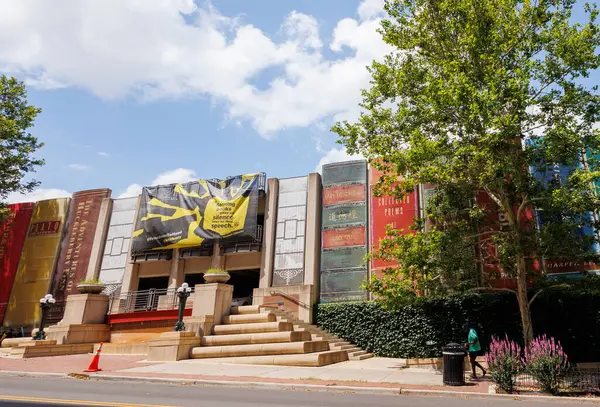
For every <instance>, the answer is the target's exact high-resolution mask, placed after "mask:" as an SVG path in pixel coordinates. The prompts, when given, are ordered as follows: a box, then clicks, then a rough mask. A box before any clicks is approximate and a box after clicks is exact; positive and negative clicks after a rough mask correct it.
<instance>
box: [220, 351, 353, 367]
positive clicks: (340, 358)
mask: <svg viewBox="0 0 600 407" xmlns="http://www.w3.org/2000/svg"><path fill="white" fill-rule="evenodd" d="M347 360H348V353H347V352H344V351H339V350H338V351H325V352H315V353H305V354H298V355H274V356H245V357H232V358H219V359H218V361H219V362H220V363H228V364H244V365H267V366H271V365H272V366H299V367H320V366H327V365H331V364H334V363H339V362H345V361H347Z"/></svg>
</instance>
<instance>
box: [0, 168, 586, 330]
mask: <svg viewBox="0 0 600 407" xmlns="http://www.w3.org/2000/svg"><path fill="white" fill-rule="evenodd" d="M380 176H381V173H380V172H378V171H377V170H376V169H374V168H369V166H368V164H367V162H366V161H364V160H358V161H349V162H344V163H335V164H329V165H325V166H324V167H323V173H322V175H321V174H319V173H311V174H308V175H304V176H299V177H293V178H285V179H277V178H270V179H267V177H266V175H265V174H262V173H261V174H246V175H241V176H238V177H230V178H228V179H226V180H198V181H195V182H192V183H186V184H176V185H164V186H154V187H149V188H144V191H143V193H142V195H140V196H138V197H133V198H124V199H112V198H111V197H110V190H108V189H99V190H89V191H81V192H77V193H75V194H74V195H73V197H72V198H71V199H68V198H64V199H55V200H47V201H40V202H37V203H35V205H34V204H20V205H14V206H12V207H11V211H12V212H11V213H12V214H14V216H12V215H11V217H9V218H8V219H7V220H6V221H5V223H4V226H2V228H3V229H0V230H2V236H9V237H10V239H9V240H10V242H11V244H10V246H8V245H7V242H8V241H9V240H7V239H4V238H3V239H2V240H0V265H1V266H2V269H1V270H0V318H3V322H2V323H3V325H4V326H5V327H10V328H23V329H24V330H25V331H29V330H31V329H32V328H33V327H35V325H36V324H37V323H38V322H39V317H40V314H39V304H38V301H39V298H41V297H43V296H44V295H45V294H46V293H48V292H50V293H52V294H53V295H54V296H55V297H57V298H58V299H59V301H58V302H57V306H56V307H55V308H54V309H53V310H52V312H51V321H53V322H58V321H60V318H62V312H63V310H62V309H61V308H60V307H61V306H60V304H61V303H62V302H61V301H62V300H64V299H65V298H66V296H68V295H69V294H72V293H76V292H77V289H76V286H77V284H78V283H79V282H80V281H82V280H84V279H92V280H100V281H102V282H103V283H104V284H105V285H106V289H105V293H106V294H108V295H110V296H111V302H110V312H111V313H112V314H121V313H130V312H137V311H156V310H161V309H172V308H173V307H174V305H175V302H174V301H175V300H174V299H175V298H176V297H175V295H174V292H175V290H176V289H177V287H179V286H180V285H181V284H182V283H184V282H186V283H188V284H189V285H191V286H196V285H198V284H203V283H204V280H203V275H204V273H206V272H207V271H208V270H209V269H225V270H227V271H228V272H229V273H230V276H231V279H230V281H229V284H232V285H233V287H234V293H233V296H234V299H235V300H236V301H237V303H239V304H240V305H241V304H251V303H252V304H256V305H260V304H283V305H284V306H285V307H286V308H287V309H288V310H290V311H293V312H295V313H296V314H297V315H298V317H300V318H301V319H303V320H305V321H307V322H312V318H313V311H314V305H315V304H317V303H319V302H340V301H353V300H365V299H368V298H369V293H368V292H366V291H365V290H364V288H363V283H364V282H365V280H366V279H368V278H370V277H371V276H372V275H376V274H380V273H381V272H382V271H383V270H384V269H385V268H387V267H392V266H394V264H393V263H384V262H381V261H378V260H371V261H367V260H366V255H367V254H368V253H369V252H372V250H373V249H374V248H376V247H378V246H379V242H380V240H381V239H383V238H384V237H385V231H386V228H387V227H388V226H391V227H392V228H394V229H402V230H403V231H404V233H412V231H411V230H410V225H411V224H412V220H413V218H415V217H418V216H422V213H423V208H424V206H425V205H426V202H427V199H428V198H429V196H430V195H431V193H432V191H434V188H433V187H432V186H420V187H419V188H418V189H417V190H415V192H414V193H412V194H409V195H407V196H406V197H405V198H404V199H403V200H398V199H396V198H394V197H391V196H386V195H383V196H376V194H375V192H374V189H373V187H374V185H375V184H376V183H377V180H378V179H379V178H380ZM30 218H31V219H30ZM11 222H12V223H11ZM17 265H18V266H17ZM594 266H595V265H594ZM588 268H589V267H588ZM7 287H8V288H7ZM9 294H10V295H9ZM3 304H4V305H3ZM188 305H189V306H191V304H188Z"/></svg>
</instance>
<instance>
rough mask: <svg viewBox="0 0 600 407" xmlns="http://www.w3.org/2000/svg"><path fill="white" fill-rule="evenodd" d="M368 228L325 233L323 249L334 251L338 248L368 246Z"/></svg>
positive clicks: (327, 231)
mask: <svg viewBox="0 0 600 407" xmlns="http://www.w3.org/2000/svg"><path fill="white" fill-rule="evenodd" d="M365 232H366V228H365V227H364V226H359V227H353V228H346V229H330V230H324V231H323V248H324V249H333V248H336V247H347V246H364V245H365V244H366V240H367V239H366V236H365V235H366V233H365Z"/></svg>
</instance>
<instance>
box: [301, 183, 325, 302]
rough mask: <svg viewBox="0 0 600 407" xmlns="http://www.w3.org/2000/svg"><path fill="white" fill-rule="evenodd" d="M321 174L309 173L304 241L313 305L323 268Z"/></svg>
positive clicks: (306, 273)
mask: <svg viewBox="0 0 600 407" xmlns="http://www.w3.org/2000/svg"><path fill="white" fill-rule="evenodd" d="M321 192H322V188H321V175H320V174H319V173H316V172H313V173H311V174H309V175H308V193H307V197H306V239H305V242H304V284H306V285H312V286H313V290H312V301H311V306H312V305H313V304H315V303H317V301H318V299H319V283H320V270H321V212H322V205H321Z"/></svg>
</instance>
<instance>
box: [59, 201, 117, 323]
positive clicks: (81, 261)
mask: <svg viewBox="0 0 600 407" xmlns="http://www.w3.org/2000/svg"><path fill="white" fill-rule="evenodd" d="M110 194H111V190H110V189H93V190H87V191H79V192H75V193H74V194H73V198H72V199H71V204H70V205H69V215H68V217H67V222H66V224H65V232H66V233H65V235H64V237H63V240H62V242H61V250H60V255H59V257H58V262H57V263H56V272H55V273H54V279H53V281H52V293H53V294H54V298H56V301H57V304H61V303H62V302H63V301H64V300H66V299H67V296H68V295H70V294H77V293H78V291H77V284H78V283H79V282H80V281H81V280H85V278H86V275H87V271H88V265H89V263H90V256H91V254H92V246H93V245H94V238H95V236H96V227H97V225H98V218H99V216H100V208H101V206H102V200H103V199H104V198H109V197H110ZM55 308H57V309H54V310H52V315H53V317H54V318H59V319H60V318H61V314H62V313H61V310H60V309H58V308H59V306H57V307H55Z"/></svg>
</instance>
